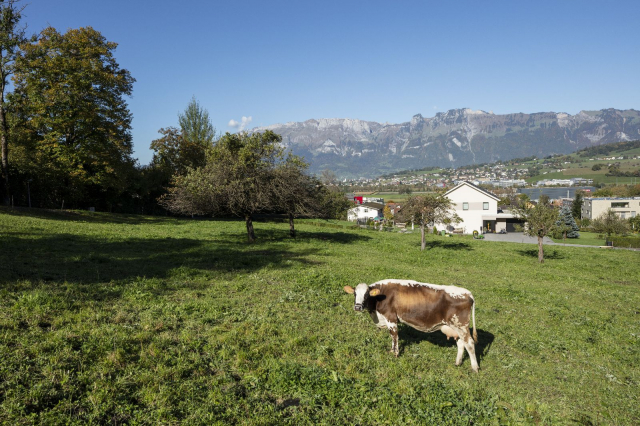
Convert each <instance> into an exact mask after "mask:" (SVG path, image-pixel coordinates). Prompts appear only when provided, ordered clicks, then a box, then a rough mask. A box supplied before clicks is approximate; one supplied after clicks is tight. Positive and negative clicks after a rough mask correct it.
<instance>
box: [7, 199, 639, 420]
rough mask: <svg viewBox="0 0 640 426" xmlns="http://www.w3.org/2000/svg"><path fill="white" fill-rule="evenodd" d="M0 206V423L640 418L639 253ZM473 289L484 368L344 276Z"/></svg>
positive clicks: (480, 354) (372, 280) (353, 280)
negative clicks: (390, 328) (353, 290)
mask: <svg viewBox="0 0 640 426" xmlns="http://www.w3.org/2000/svg"><path fill="white" fill-rule="evenodd" d="M298 228H299V237H298V238H297V239H295V240H292V239H290V238H289V237H288V236H287V235H288V225H287V224H286V223H256V233H257V236H258V238H259V240H258V242H257V243H255V244H253V245H248V244H247V243H246V242H245V240H246V236H245V233H244V224H243V223H241V222H237V221H222V220H221V221H209V220H178V219H171V218H147V217H139V216H131V217H127V216H119V215H108V214H89V213H73V212H71V213H62V212H46V211H37V210H33V211H32V212H28V211H26V210H8V209H2V208H0V336H1V337H0V423H2V424H33V423H39V424H87V423H99V424H107V423H109V424H116V423H118V424H120V423H133V424H136V423H143V424H158V423H159V424H177V423H184V424H207V425H210V424H294V425H298V424H334V425H335V424H347V423H348V424H363V425H365V424H367V425H368V424H394V425H395V424H420V425H424V424H470V423H473V424H519V423H523V424H536V423H542V424H572V423H576V424H629V425H632V424H638V423H640V408H639V406H638V403H637V402H638V399H639V398H640V391H639V390H638V389H640V367H639V365H640V321H639V320H640V310H639V309H640V291H639V287H640V284H639V282H638V276H640V266H639V264H640V262H638V260H639V259H640V258H639V257H638V256H639V253H638V252H633V251H626V250H619V251H618V250H616V251H610V250H594V249H588V248H579V247H563V246H553V247H547V248H546V262H545V263H544V264H542V265H540V264H538V263H537V251H536V247H535V246H534V245H523V244H509V243H498V242H494V243H491V244H487V243H486V242H484V241H474V240H472V239H470V238H464V237H454V238H446V239H445V238H441V237H436V236H431V235H430V236H428V237H429V239H428V240H427V249H426V250H425V251H424V252H420V250H419V234H418V233H413V234H409V235H402V234H398V233H380V232H373V231H366V230H362V231H359V230H353V231H352V230H337V229H330V228H320V227H316V226H311V225H304V224H300V225H299V227H298ZM394 277H395V278H407V279H416V280H419V281H426V282H432V283H437V284H455V285H461V286H464V287H466V288H468V289H470V290H471V291H472V292H473V294H474V296H475V298H476V301H477V310H476V320H477V325H478V328H479V333H478V334H479V339H480V340H479V344H478V348H477V352H478V358H479V359H478V360H479V363H480V368H481V370H480V373H479V374H474V373H473V372H472V371H471V369H470V366H469V361H468V358H466V357H465V360H464V362H463V365H462V366H461V367H456V366H455V365H454V362H455V356H456V346H455V343H453V342H452V341H447V340H446V338H445V337H444V335H442V334H441V333H433V334H424V333H420V332H418V331H415V330H413V329H410V328H408V327H401V329H400V343H401V353H400V357H399V358H397V359H396V358H394V357H393V356H392V355H391V354H390V353H389V349H390V346H391V341H390V338H389V335H388V333H387V332H385V331H379V330H377V329H376V327H375V326H374V325H373V324H372V321H371V319H370V318H369V317H368V316H367V315H365V314H358V313H355V312H354V311H353V296H349V295H346V294H344V293H343V291H342V287H343V286H344V285H346V284H349V285H354V284H357V283H359V282H368V283H371V282H374V281H376V280H379V279H383V278H394Z"/></svg>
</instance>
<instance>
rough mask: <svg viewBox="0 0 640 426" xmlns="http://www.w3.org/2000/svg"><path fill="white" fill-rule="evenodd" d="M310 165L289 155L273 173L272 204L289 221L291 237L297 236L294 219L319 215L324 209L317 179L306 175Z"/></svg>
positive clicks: (320, 185)
mask: <svg viewBox="0 0 640 426" xmlns="http://www.w3.org/2000/svg"><path fill="white" fill-rule="evenodd" d="M308 166H309V165H308V164H307V163H305V162H304V161H303V160H302V159H301V158H300V157H298V156H295V155H292V154H289V155H288V156H287V158H286V159H285V161H284V162H283V163H281V164H279V165H278V166H277V167H276V168H275V169H274V171H273V178H272V179H273V187H272V188H271V191H272V195H271V197H272V202H274V203H275V208H276V210H278V211H283V212H284V213H285V214H286V215H287V218H288V219H289V235H290V236H291V237H293V238H295V236H296V230H295V225H294V222H293V221H294V218H295V217H297V216H300V215H304V216H312V215H318V214H319V213H320V211H321V209H322V207H321V197H320V192H319V188H321V187H323V185H322V184H321V183H320V181H318V180H317V179H314V178H311V177H309V176H307V175H306V174H305V171H306V169H307V168H308Z"/></svg>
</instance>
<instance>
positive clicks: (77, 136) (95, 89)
mask: <svg viewBox="0 0 640 426" xmlns="http://www.w3.org/2000/svg"><path fill="white" fill-rule="evenodd" d="M116 47H117V44H116V43H113V42H109V41H107V40H106V39H105V38H104V37H103V36H102V34H100V33H99V32H98V31H96V30H94V29H93V28H91V27H85V28H80V29H70V30H69V31H67V32H66V33H65V34H61V33H59V32H58V31H57V30H56V29H54V28H51V27H49V28H45V29H44V30H43V31H42V32H41V33H40V36H39V38H38V40H37V42H34V43H28V44H25V45H23V46H22V51H21V52H20V54H19V55H18V57H17V59H16V67H15V73H14V76H13V80H14V85H15V90H14V93H12V94H11V96H10V100H11V104H12V108H13V109H14V110H15V112H16V115H17V123H16V125H17V126H18V127H19V128H21V129H22V133H21V137H22V138H23V140H22V143H26V144H29V145H30V152H31V154H32V157H31V160H32V161H33V162H34V163H37V166H38V167H39V168H40V169H41V171H42V173H44V174H45V175H48V176H50V178H51V179H58V180H59V184H60V186H61V187H62V188H63V189H64V188H66V189H68V190H67V191H66V192H67V193H69V191H71V190H73V189H75V190H77V191H78V192H81V191H80V190H79V189H80V188H81V187H83V186H86V185H97V186H101V187H107V188H108V187H120V188H121V189H122V186H123V185H125V183H124V182H122V179H121V178H120V177H119V176H120V175H121V173H119V172H120V171H121V169H122V168H123V167H130V166H131V163H132V160H131V154H132V143H131V119H132V116H131V113H130V112H129V109H128V105H127V102H126V100H125V97H126V96H131V93H132V88H133V83H134V82H135V79H134V78H133V77H131V74H130V73H129V71H127V70H126V69H122V68H120V66H119V65H118V63H117V62H116V60H115V57H114V51H115V49H116ZM63 192H64V191H63Z"/></svg>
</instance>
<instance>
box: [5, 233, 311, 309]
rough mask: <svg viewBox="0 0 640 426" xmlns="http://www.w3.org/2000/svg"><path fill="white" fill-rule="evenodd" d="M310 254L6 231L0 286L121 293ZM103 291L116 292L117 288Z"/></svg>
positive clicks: (278, 264) (302, 260)
mask: <svg viewBox="0 0 640 426" xmlns="http://www.w3.org/2000/svg"><path fill="white" fill-rule="evenodd" d="M314 255H318V250H317V249H314V248H306V249H302V250H295V251H294V250H291V249H288V248H279V247H276V248H274V247H269V248H265V247H260V246H257V245H247V244H243V245H240V244H233V243H226V242H212V241H203V240H197V239H188V238H156V239H145V238H131V239H126V240H117V241H113V240H100V239H99V238H96V237H86V236H80V235H75V234H55V235H54V234H50V235H42V234H41V233H33V234H29V233H19V234H18V233H16V234H9V235H7V234H5V235H4V236H1V237H0V288H5V289H13V290H15V289H16V288H17V287H20V288H21V289H25V286H27V287H29V286H30V287H35V286H37V285H40V283H41V282H49V283H58V284H61V283H65V285H71V286H83V287H85V286H87V285H88V286H89V287H91V288H92V289H93V288H95V289H96V290H97V287H105V288H106V287H112V288H115V287H118V288H120V292H121V291H122V289H123V288H124V287H125V286H123V285H122V284H129V283H131V282H134V281H136V280H138V278H139V277H144V278H148V279H150V278H159V279H171V280H172V281H182V282H185V281H192V280H193V279H200V280H205V281H213V280H215V279H216V278H219V277H221V276H224V275H225V274H236V273H238V272H252V271H257V270H259V269H261V268H265V267H270V268H276V269H283V270H284V269H287V268H291V267H293V266H296V265H301V264H302V265H312V264H317V263H318V261H314V260H311V259H309V257H310V256H314ZM113 282H116V284H113ZM27 283H31V284H27ZM96 285H99V286H96ZM92 291H93V290H92ZM105 291H106V293H105V294H110V295H111V296H109V297H118V291H115V292H114V291H111V290H105Z"/></svg>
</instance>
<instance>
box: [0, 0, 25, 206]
mask: <svg viewBox="0 0 640 426" xmlns="http://www.w3.org/2000/svg"><path fill="white" fill-rule="evenodd" d="M18 1H19V0H6V1H4V0H2V1H0V3H3V4H2V6H0V152H1V158H2V161H1V163H0V198H1V200H2V203H4V204H5V205H9V203H10V197H11V191H10V188H9V125H8V120H7V105H6V104H5V94H6V89H7V84H8V83H9V82H8V78H9V76H10V75H11V74H13V72H14V69H15V68H14V67H15V60H16V56H17V55H18V51H19V47H20V45H21V44H22V43H25V42H26V41H27V38H26V37H25V30H24V28H20V27H18V23H19V22H20V19H21V18H22V11H23V10H24V6H22V7H17V3H18Z"/></svg>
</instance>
